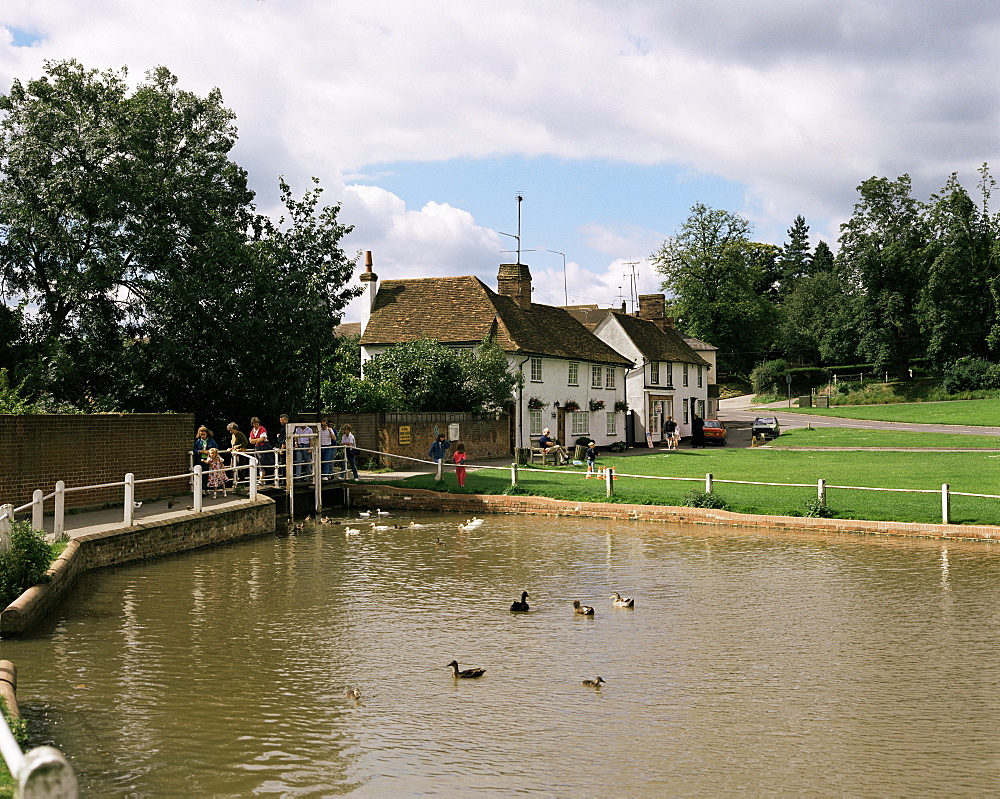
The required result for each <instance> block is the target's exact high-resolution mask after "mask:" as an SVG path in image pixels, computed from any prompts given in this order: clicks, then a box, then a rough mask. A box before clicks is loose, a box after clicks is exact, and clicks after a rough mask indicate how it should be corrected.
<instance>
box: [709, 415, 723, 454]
mask: <svg viewBox="0 0 1000 799" xmlns="http://www.w3.org/2000/svg"><path fill="white" fill-rule="evenodd" d="M705 443H706V444H719V445H720V446H723V447H724V446H726V426H725V425H724V424H723V423H722V422H720V421H719V420H718V419H706V420H705Z"/></svg>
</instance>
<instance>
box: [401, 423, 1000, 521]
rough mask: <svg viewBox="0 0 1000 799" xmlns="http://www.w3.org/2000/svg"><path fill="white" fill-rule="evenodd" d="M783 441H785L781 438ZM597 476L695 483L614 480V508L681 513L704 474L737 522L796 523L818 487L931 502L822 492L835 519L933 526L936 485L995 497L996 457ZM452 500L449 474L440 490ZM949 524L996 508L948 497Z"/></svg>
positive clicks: (545, 476) (577, 485) (548, 484)
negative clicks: (768, 517) (675, 508)
mask: <svg viewBox="0 0 1000 799" xmlns="http://www.w3.org/2000/svg"><path fill="white" fill-rule="evenodd" d="M782 437H784V436H782ZM598 465H599V466H601V467H604V466H612V467H614V468H615V469H616V470H617V471H618V472H619V473H622V474H634V475H651V476H669V477H686V478H696V479H693V480H692V481H691V482H681V481H673V480H670V481H666V480H641V479H634V478H630V477H622V478H620V479H619V480H617V481H616V484H615V498H614V500H613V501H616V502H627V503H637V504H647V505H681V504H683V499H684V496H685V494H687V493H688V492H689V491H690V490H691V489H699V490H703V489H704V479H705V474H706V473H708V472H710V473H712V474H713V475H714V478H715V480H716V484H715V492H716V493H717V494H719V495H720V496H721V497H722V498H723V499H725V500H726V502H728V503H729V505H730V508H731V509H732V510H734V511H737V512H739V513H765V514H773V515H782V516H787V515H798V516H801V515H803V512H804V504H805V502H806V501H807V500H810V499H813V498H815V496H816V488H815V487H814V486H815V484H816V481H817V480H818V479H819V478H823V479H825V480H826V481H827V483H828V484H833V485H844V486H867V487H878V488H921V489H931V490H933V491H934V492H935V493H931V494H899V493H884V492H876V491H846V490H837V489H829V490H828V493H827V504H828V506H829V507H830V508H831V509H832V510H833V512H834V514H835V515H836V516H837V517H838V518H850V519H874V520H888V521H913V522H940V521H941V497H940V493H938V492H940V489H941V484H942V483H949V484H950V485H951V488H952V490H953V491H967V492H971V493H980V494H991V493H992V494H1000V485H998V484H997V479H996V474H995V472H996V471H998V470H1000V454H997V453H976V452H837V451H833V452H797V451H787V450H786V451H781V450H766V449H730V450H726V449H718V450H697V451H692V450H681V451H680V452H674V453H659V454H656V455H645V456H641V457H617V458H616V457H605V458H601V459H600V460H599V461H598ZM721 480H745V481H758V482H780V483H804V484H808V487H803V488H785V487H775V486H748V485H732V484H727V483H722V482H719V481H721ZM519 483H520V487H521V488H522V489H524V490H525V492H526V493H530V494H534V495H537V496H547V497H555V498H557V499H568V500H577V501H591V502H604V501H606V500H605V496H604V482H603V481H602V480H584V479H583V471H582V469H563V470H557V469H551V468H547V469H542V468H533V467H522V468H521V469H520V471H519ZM404 484H405V485H409V486H412V487H414V488H429V489H434V488H435V487H436V484H435V482H434V479H433V476H431V475H420V476H418V477H411V478H409V479H408V480H406V481H404ZM509 485H510V473H509V471H508V470H483V471H472V472H470V473H469V475H468V479H467V481H466V486H465V490H464V492H462V493H482V494H501V493H504V490H505V489H507V488H508V487H509ZM442 490H446V491H451V492H455V493H458V492H459V489H458V486H457V485H456V484H455V478H454V476H453V475H450V474H449V475H446V477H445V480H444V483H443V489H442ZM951 518H952V521H953V522H955V523H958V524H995V525H1000V500H994V499H979V498H974V497H952V513H951Z"/></svg>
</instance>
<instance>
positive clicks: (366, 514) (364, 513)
mask: <svg viewBox="0 0 1000 799" xmlns="http://www.w3.org/2000/svg"><path fill="white" fill-rule="evenodd" d="M358 516H360V517H361V518H362V519H370V518H371V517H372V512H371V511H370V510H363V511H361V512H360V513H359V514H358Z"/></svg>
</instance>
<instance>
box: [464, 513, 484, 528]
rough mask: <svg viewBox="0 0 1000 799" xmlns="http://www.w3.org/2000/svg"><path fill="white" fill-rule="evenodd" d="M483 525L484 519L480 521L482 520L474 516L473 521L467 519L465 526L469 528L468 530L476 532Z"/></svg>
mask: <svg viewBox="0 0 1000 799" xmlns="http://www.w3.org/2000/svg"><path fill="white" fill-rule="evenodd" d="M482 523H483V520H482V519H480V518H478V517H476V516H473V517H472V518H471V519H466V521H465V526H466V527H468V528H470V529H472V530H475V529H476V528H477V527H479V526H480V525H481V524H482Z"/></svg>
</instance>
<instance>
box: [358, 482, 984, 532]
mask: <svg viewBox="0 0 1000 799" xmlns="http://www.w3.org/2000/svg"><path fill="white" fill-rule="evenodd" d="M349 504H350V505H351V506H357V507H362V508H375V507H380V508H394V509H409V510H427V511H446V512H455V513H519V514H526V515H533V516H580V517H590V518H598V519H624V520H631V521H648V522H683V523H686V524H711V525H718V526H722V527H751V528H758V529H766V530H801V531H807V532H811V533H831V534H843V533H850V534H855V535H885V536H904V537H908V538H935V539H941V540H949V541H982V542H991V543H1000V527H990V526H987V525H960V524H924V523H919V522H876V521H864V520H859V519H811V518H806V517H800V516H765V515H757V514H747V513H733V512H732V511H725V510H713V509H711V508H686V507H675V506H668V505H627V504H624V503H617V502H608V503H603V502H574V501H572V500H565V499H550V498H548V497H522V496H506V495H491V494H448V493H445V492H438V491H426V490H422V489H412V488H397V487H396V486H386V485H372V486H365V485H351V486H350V487H349Z"/></svg>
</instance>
